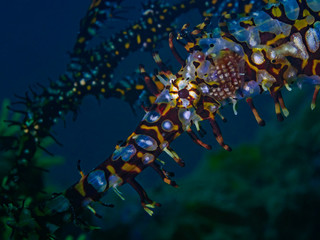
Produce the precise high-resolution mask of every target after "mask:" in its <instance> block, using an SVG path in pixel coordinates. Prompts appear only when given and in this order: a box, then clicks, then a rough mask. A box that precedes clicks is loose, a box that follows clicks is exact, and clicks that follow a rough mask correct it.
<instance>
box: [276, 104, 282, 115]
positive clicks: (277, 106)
mask: <svg viewBox="0 0 320 240" xmlns="http://www.w3.org/2000/svg"><path fill="white" fill-rule="evenodd" d="M275 108H276V114H280V113H281V110H280V105H279V103H276V104H275Z"/></svg>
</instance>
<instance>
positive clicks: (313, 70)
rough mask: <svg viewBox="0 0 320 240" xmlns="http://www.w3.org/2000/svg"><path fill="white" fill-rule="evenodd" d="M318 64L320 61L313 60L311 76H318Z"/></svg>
mask: <svg viewBox="0 0 320 240" xmlns="http://www.w3.org/2000/svg"><path fill="white" fill-rule="evenodd" d="M319 63H320V60H316V59H315V60H313V64H312V74H313V75H319V74H320V73H317V72H316V70H317V65H318V64H319Z"/></svg>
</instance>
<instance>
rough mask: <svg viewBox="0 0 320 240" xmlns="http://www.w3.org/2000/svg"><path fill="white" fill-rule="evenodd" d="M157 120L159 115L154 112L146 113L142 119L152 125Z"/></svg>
mask: <svg viewBox="0 0 320 240" xmlns="http://www.w3.org/2000/svg"><path fill="white" fill-rule="evenodd" d="M159 118H160V113H158V112H156V111H151V112H148V113H147V114H146V115H145V117H144V119H145V120H146V121H147V122H149V123H154V122H156V121H158V120H159Z"/></svg>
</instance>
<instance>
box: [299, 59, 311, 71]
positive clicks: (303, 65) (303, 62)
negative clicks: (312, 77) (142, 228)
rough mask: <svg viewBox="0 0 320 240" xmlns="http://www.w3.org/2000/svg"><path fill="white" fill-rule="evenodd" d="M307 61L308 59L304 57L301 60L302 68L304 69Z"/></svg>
mask: <svg viewBox="0 0 320 240" xmlns="http://www.w3.org/2000/svg"><path fill="white" fill-rule="evenodd" d="M308 62H309V61H308V60H307V59H305V60H303V61H302V66H301V67H302V69H304V68H305V67H306V66H307V65H308Z"/></svg>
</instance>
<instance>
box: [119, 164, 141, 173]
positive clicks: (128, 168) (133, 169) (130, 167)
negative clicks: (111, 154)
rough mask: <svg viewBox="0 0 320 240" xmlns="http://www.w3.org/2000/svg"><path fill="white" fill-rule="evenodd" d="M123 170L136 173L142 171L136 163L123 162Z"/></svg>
mask: <svg viewBox="0 0 320 240" xmlns="http://www.w3.org/2000/svg"><path fill="white" fill-rule="evenodd" d="M121 170H123V171H126V172H136V173H140V172H141V169H140V168H138V167H137V166H136V165H134V164H130V163H125V164H123V166H122V167H121Z"/></svg>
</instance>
